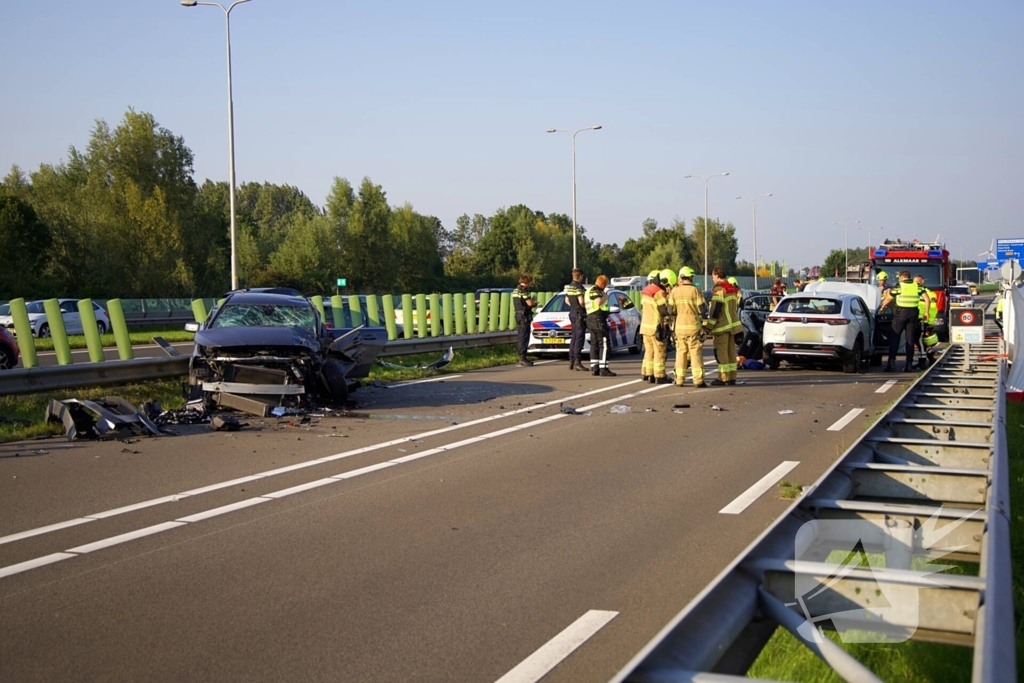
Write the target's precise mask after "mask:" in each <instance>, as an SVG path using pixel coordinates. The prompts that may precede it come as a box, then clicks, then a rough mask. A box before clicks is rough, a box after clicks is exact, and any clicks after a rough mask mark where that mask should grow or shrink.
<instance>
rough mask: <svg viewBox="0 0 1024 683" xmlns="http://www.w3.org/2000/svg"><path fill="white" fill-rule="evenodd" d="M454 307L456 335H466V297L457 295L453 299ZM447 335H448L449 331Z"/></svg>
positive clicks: (460, 294)
mask: <svg viewBox="0 0 1024 683" xmlns="http://www.w3.org/2000/svg"><path fill="white" fill-rule="evenodd" d="M452 305H453V306H454V308H455V311H454V313H455V334H466V297H465V296H464V295H463V294H462V293H457V294H456V295H455V296H454V297H452ZM445 334H448V331H447V330H445Z"/></svg>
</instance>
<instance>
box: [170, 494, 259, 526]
mask: <svg viewBox="0 0 1024 683" xmlns="http://www.w3.org/2000/svg"><path fill="white" fill-rule="evenodd" d="M270 500H271V499H270V498H262V497H259V498H249V499H247V500H240V501H238V502H237V503H231V504H230V505H222V506H220V507H219V508H213V509H212V510H204V511H203V512H197V513H196V514H194V515H189V516H188V517H181V518H179V519H176V520H174V521H176V522H186V523H188V524H193V523H195V522H201V521H203V520H204V519H210V518H211V517H218V516H220V515H226V514H227V513H229V512H234V511H235V510H244V509H245V508H248V507H252V506H253V505H259V504H260V503H267V502H270Z"/></svg>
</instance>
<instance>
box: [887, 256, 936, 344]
mask: <svg viewBox="0 0 1024 683" xmlns="http://www.w3.org/2000/svg"><path fill="white" fill-rule="evenodd" d="M870 261H871V270H872V274H873V277H874V276H877V275H878V273H879V272H880V271H885V272H886V273H888V274H889V284H890V285H893V286H895V285H896V284H897V283H898V282H899V273H900V271H901V270H908V271H910V275H911V276H912V277H913V276H916V275H921V276H923V277H924V286H925V287H927V288H928V289H930V290H932V291H933V292H935V295H936V296H937V297H938V301H937V303H938V309H939V314H938V317H937V318H936V320H935V332H936V334H938V335H939V339H941V340H942V341H949V325H948V322H947V320H948V313H949V306H950V297H949V285H950V272H949V252H948V251H947V250H946V248H945V246H944V245H942V244H941V243H939V242H938V241H935V242H921V241H918V240H916V239H915V240H912V241H910V242H904V241H902V240H899V239H887V240H885V241H884V242H882V244H880V245H879V246H877V247H875V250H874V251H873V252H871V258H870ZM888 313H891V311H889V312H888ZM884 317H887V318H888V319H889V320H888V321H884V320H883V319H882V318H879V323H881V324H880V325H879V327H882V328H883V329H884V327H885V325H884V323H885V322H889V323H890V324H891V320H892V318H891V315H888V314H887V315H886V316H884Z"/></svg>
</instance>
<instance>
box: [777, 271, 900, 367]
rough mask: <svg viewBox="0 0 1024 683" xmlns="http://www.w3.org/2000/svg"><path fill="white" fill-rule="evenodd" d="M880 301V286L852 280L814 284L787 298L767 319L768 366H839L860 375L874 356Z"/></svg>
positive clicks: (784, 298)
mask: <svg viewBox="0 0 1024 683" xmlns="http://www.w3.org/2000/svg"><path fill="white" fill-rule="evenodd" d="M879 303H880V293H879V291H878V288H877V287H873V286H871V285H868V284H859V283H848V282H815V283H812V284H810V285H808V286H807V289H806V290H805V291H803V292H801V293H799V294H789V295H787V296H785V297H783V299H782V300H781V301H780V302H779V305H778V306H776V308H775V310H774V311H772V313H771V314H770V315H769V316H768V317H767V318H766V319H765V323H764V333H763V342H764V359H765V364H766V365H767V366H768V367H769V368H772V369H776V368H778V367H779V363H780V362H781V361H783V360H785V361H787V362H789V363H791V364H797V365H799V364H805V365H810V364H815V363H839V364H840V365H842V368H843V372H849V373H855V372H859V371H860V370H861V368H862V367H863V363H865V361H868V362H869V361H870V359H871V357H872V356H873V355H875V353H876V345H875V313H874V312H875V311H876V310H877V309H878V305H879Z"/></svg>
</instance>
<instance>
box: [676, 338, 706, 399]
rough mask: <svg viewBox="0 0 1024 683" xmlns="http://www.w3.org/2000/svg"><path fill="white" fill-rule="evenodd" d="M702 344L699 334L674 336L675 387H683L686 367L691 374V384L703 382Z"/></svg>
mask: <svg viewBox="0 0 1024 683" xmlns="http://www.w3.org/2000/svg"><path fill="white" fill-rule="evenodd" d="M703 349H704V343H703V342H702V341H701V340H700V333H699V332H691V333H688V334H677V335H676V385H678V386H683V380H685V379H686V366H687V365H689V366H690V368H691V372H692V373H693V383H694V384H700V383H701V382H703V381H704V356H703V353H702V352H703Z"/></svg>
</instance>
